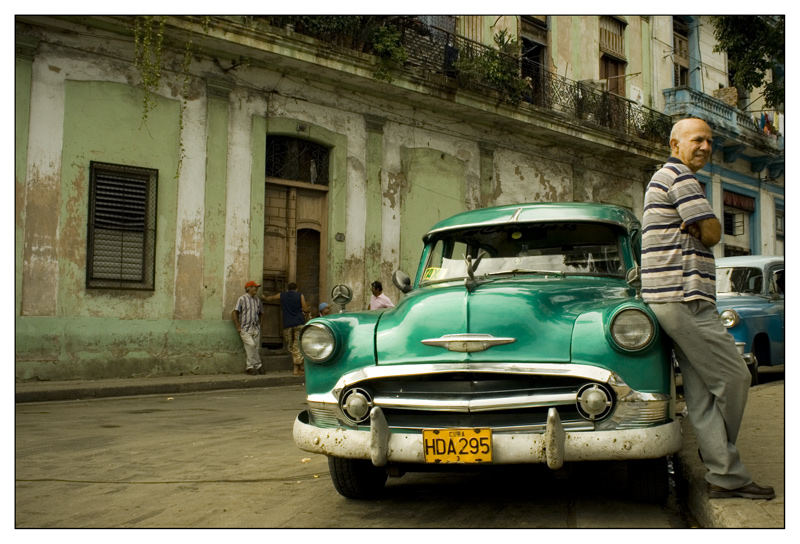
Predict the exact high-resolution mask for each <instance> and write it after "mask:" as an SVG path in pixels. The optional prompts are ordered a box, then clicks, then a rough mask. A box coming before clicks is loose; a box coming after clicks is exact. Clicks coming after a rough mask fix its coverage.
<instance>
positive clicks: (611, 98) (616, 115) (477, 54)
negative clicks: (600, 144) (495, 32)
mask: <svg viewBox="0 0 800 544" xmlns="http://www.w3.org/2000/svg"><path fill="white" fill-rule="evenodd" d="M403 46H404V47H405V50H406V52H407V54H408V62H407V64H408V65H410V66H415V67H417V68H418V70H417V71H418V72H419V73H421V74H423V75H425V74H427V75H434V74H435V75H439V76H442V75H443V76H446V77H448V78H451V79H454V80H456V81H457V82H458V84H459V86H461V87H462V88H467V89H472V90H475V91H478V92H486V91H487V90H491V91H494V92H496V93H497V94H498V95H499V96H500V97H501V98H503V99H505V100H506V101H508V102H511V103H515V104H516V103H527V104H531V105H533V106H536V107H539V108H543V109H546V110H549V111H552V112H558V113H559V114H561V115H564V116H566V117H567V118H569V119H571V120H575V121H579V122H581V123H583V124H586V125H590V126H594V127H598V128H601V129H607V130H611V131H614V132H619V133H621V134H624V135H628V136H636V137H638V138H643V139H645V140H649V141H652V142H656V143H659V144H666V143H667V141H668V140H669V132H670V130H671V127H672V120H671V118H670V117H669V116H667V115H664V114H662V113H660V112H658V111H656V110H653V109H650V108H648V107H646V106H643V105H641V104H638V103H636V102H633V101H632V100H628V99H626V98H624V97H621V96H618V95H615V94H611V93H609V92H606V91H603V90H600V89H597V88H595V87H594V86H593V85H592V84H591V83H584V82H578V81H573V80H570V79H568V78H566V77H562V76H559V75H558V74H554V73H553V72H550V71H547V70H545V69H544V68H543V67H542V66H541V65H538V64H536V63H534V62H531V61H529V60H528V59H524V58H523V59H520V58H519V57H515V56H511V55H506V54H504V53H502V52H500V51H498V50H497V49H494V48H491V47H487V46H485V45H483V44H480V43H477V42H474V41H472V40H469V39H467V38H465V37H463V36H459V35H456V34H453V33H450V32H447V31H445V30H443V29H440V28H436V27H425V29H424V30H423V31H420V30H419V29H415V30H406V31H405V32H404V34H403ZM481 59H484V62H481ZM464 67H467V69H466V70H465V69H464ZM472 67H477V68H481V67H482V68H484V70H483V71H480V70H474V69H469V68H472ZM523 75H524V76H523Z"/></svg>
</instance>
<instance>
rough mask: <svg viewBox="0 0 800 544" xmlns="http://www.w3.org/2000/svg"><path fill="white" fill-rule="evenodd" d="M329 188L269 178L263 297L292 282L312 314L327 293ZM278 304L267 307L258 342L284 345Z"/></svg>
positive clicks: (265, 224) (270, 345) (279, 290)
mask: <svg viewBox="0 0 800 544" xmlns="http://www.w3.org/2000/svg"><path fill="white" fill-rule="evenodd" d="M327 189H328V188H327V186H321V185H315V184H311V183H304V182H298V181H287V180H281V179H274V178H268V180H267V185H266V197H265V198H266V201H265V205H264V210H265V217H264V267H263V269H264V274H263V282H262V283H263V287H262V290H263V293H264V294H265V295H267V296H269V295H272V294H275V293H278V292H282V291H285V290H286V288H287V286H288V285H289V284H290V283H296V284H297V287H298V290H299V291H300V292H301V293H303V296H304V297H305V299H306V303H308V305H309V306H310V307H311V309H312V315H315V312H316V308H317V306H318V304H319V302H321V300H320V298H321V297H322V298H324V296H325V293H327V277H326V273H325V272H326V266H327V260H326V255H327V250H328V248H327V243H326V240H327V233H328V213H327V210H328V207H327V202H328V198H327V196H328V193H327ZM282 328H283V324H282V322H281V310H280V305H279V304H277V303H274V304H266V305H265V308H264V326H263V328H262V331H261V334H262V343H264V344H266V345H267V347H273V348H276V347H280V346H282V345H283V340H282V337H281V330H282Z"/></svg>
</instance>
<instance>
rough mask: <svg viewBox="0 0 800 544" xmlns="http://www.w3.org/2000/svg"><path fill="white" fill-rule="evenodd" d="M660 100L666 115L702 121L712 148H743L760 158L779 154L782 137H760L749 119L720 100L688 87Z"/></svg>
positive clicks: (672, 92)
mask: <svg viewBox="0 0 800 544" xmlns="http://www.w3.org/2000/svg"><path fill="white" fill-rule="evenodd" d="M664 97H665V98H666V101H667V104H666V112H665V113H667V114H668V115H672V116H678V117H699V118H701V119H705V120H706V121H707V122H708V123H709V124H710V125H711V126H712V127H713V128H714V132H715V134H714V136H715V145H725V147H728V148H732V146H734V145H735V144H739V145H745V146H747V147H751V148H753V149H754V150H755V151H756V152H757V153H758V154H759V155H762V156H774V155H777V154H780V155H782V154H783V150H784V141H783V136H773V135H769V134H764V132H763V131H761V130H760V127H759V126H758V125H757V124H756V122H755V121H754V120H753V119H752V118H750V116H748V115H747V114H746V113H744V112H743V111H741V110H739V109H738V108H734V107H732V106H729V105H728V104H726V103H725V102H723V101H722V100H719V99H717V98H714V97H712V96H709V95H707V94H705V93H702V92H700V91H696V90H694V89H690V88H688V87H676V88H673V89H666V90H664Z"/></svg>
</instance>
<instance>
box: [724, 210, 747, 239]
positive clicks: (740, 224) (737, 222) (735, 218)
mask: <svg viewBox="0 0 800 544" xmlns="http://www.w3.org/2000/svg"><path fill="white" fill-rule="evenodd" d="M723 218H724V223H725V225H724V227H725V234H727V235H729V236H741V235H743V234H744V214H741V213H731V212H724V215H723Z"/></svg>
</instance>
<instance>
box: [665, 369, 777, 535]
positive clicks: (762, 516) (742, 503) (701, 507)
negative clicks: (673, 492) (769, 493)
mask: <svg viewBox="0 0 800 544" xmlns="http://www.w3.org/2000/svg"><path fill="white" fill-rule="evenodd" d="M778 387H780V390H779V389H778ZM778 391H780V393H778ZM782 397H783V383H782V382H781V383H773V384H766V385H762V386H756V387H754V388H753V389H751V400H749V401H748V412H746V416H745V417H746V418H747V417H750V418H751V419H749V420H745V421H743V424H742V425H743V433H744V435H745V436H743V434H742V433H740V436H739V441H738V442H737V445H739V446H740V448H739V451H740V452H741V454H742V457H743V459H744V461H745V464H746V465H747V466H748V468H749V469H750V470H751V472H753V476H754V479H755V480H756V481H758V482H759V483H766V484H769V485H773V486H774V487H775V488H776V494H777V496H776V498H775V499H772V500H770V501H766V500H752V499H738V498H736V499H710V498H709V497H708V487H707V484H706V480H705V474H706V468H705V466H704V465H703V463H702V461H700V457H699V456H698V453H697V438H696V436H695V432H694V429H693V428H692V425H691V423H690V422H689V421H688V418H686V417H681V430H682V433H683V445H682V447H681V450H680V451H679V452H678V453H677V454H676V455H675V457H674V459H675V461H676V464H677V465H678V467H676V468H677V469H678V474H679V476H680V478H681V480H682V482H681V484H682V485H684V486H685V490H686V494H685V499H686V506H687V508H688V509H689V511H690V512H691V514H692V516H693V517H694V519H695V520H696V521H697V523H698V524H699V525H700V526H701V527H704V528H709V529H711V528H716V529H740V528H753V529H755V528H777V529H782V528H785V517H784V501H785V498H784V496H783V492H782V488H783V485H782V481H779V480H781V476H782V474H780V473H779V471H775V470H771V471H768V472H764V468H763V467H764V466H766V467H769V466H770V465H772V464H774V461H776V460H775V459H770V462H767V463H765V464H761V465H759V463H758V457H757V456H756V455H755V454H754V452H753V451H752V447H751V446H750V447H749V445H748V441H747V436H746V435H747V434H748V433H757V432H758V430H757V429H756V428H754V426H753V425H752V421H753V419H752V418H757V417H759V416H763V415H766V413H768V412H766V411H765V410H764V409H763V406H759V405H761V404H766V405H775V404H776V403H778V401H781V402H780V404H783V403H782V400H783V399H782ZM751 401H752V402H751ZM759 408H760V409H759ZM781 408H782V406H781ZM781 423H783V422H782V421H781ZM782 427H783V425H781V429H780V433H779V434H780V435H782V433H783V428H782ZM753 439H754V438H751V439H750V440H751V442H750V444H752V440H753ZM758 439H759V440H760V441H761V442H763V443H765V444H769V445H770V447H769V450H770V451H773V452H774V451H777V450H778V449H780V450H782V449H783V443H782V441H781V443H776V438H775V436H770V435H769V434H766V433H764V434H760V436H759V437H758ZM781 466H782V463H781Z"/></svg>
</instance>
